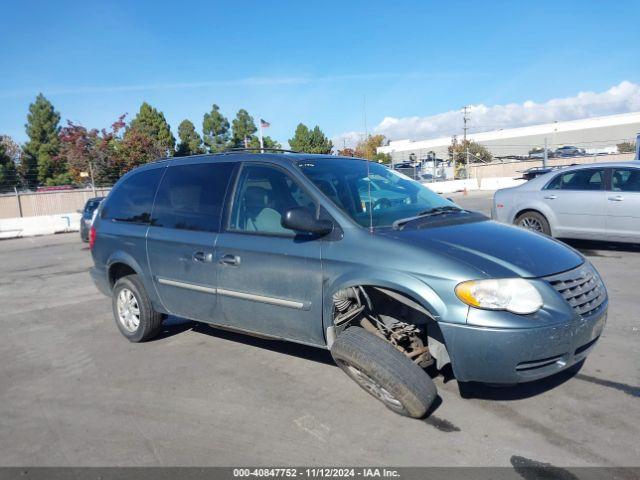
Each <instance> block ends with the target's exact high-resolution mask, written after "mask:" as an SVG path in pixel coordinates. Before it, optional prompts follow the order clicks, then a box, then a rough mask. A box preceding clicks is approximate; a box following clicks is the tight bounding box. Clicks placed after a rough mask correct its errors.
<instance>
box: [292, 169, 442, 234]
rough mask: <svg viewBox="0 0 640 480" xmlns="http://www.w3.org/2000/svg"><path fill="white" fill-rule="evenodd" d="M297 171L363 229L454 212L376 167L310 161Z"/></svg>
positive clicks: (436, 198) (422, 188)
mask: <svg viewBox="0 0 640 480" xmlns="http://www.w3.org/2000/svg"><path fill="white" fill-rule="evenodd" d="M367 163H368V168H367ZM298 167H299V168H300V169H301V170H302V171H303V172H304V174H305V175H306V176H307V177H308V178H309V179H310V180H311V181H312V182H313V183H314V184H315V185H316V187H318V188H319V189H320V190H321V191H322V193H324V194H325V195H326V196H327V197H329V199H330V200H331V201H332V202H333V203H335V204H336V206H337V207H338V208H340V209H341V210H343V211H344V212H345V213H347V214H348V215H349V216H350V217H351V218H352V219H354V220H355V221H356V222H358V223H359V224H360V225H362V226H363V227H367V228H368V227H369V226H370V225H371V226H373V227H391V226H393V225H394V223H395V222H396V221H398V220H402V219H406V218H411V217H415V216H418V215H423V214H424V213H425V212H428V211H430V210H433V209H438V208H441V207H453V208H455V205H454V204H453V203H451V202H449V201H448V200H445V199H443V198H441V197H440V196H439V195H437V194H435V193H434V192H432V191H431V190H430V189H428V188H427V187H425V186H424V185H422V184H420V183H418V182H416V181H414V180H411V179H410V178H409V177H406V176H405V175H402V174H401V173H398V172H395V171H393V170H391V169H389V168H387V167H385V166H383V165H380V164H379V163H373V162H367V161H366V160H358V159H353V160H350V159H349V160H347V159H344V158H341V159H340V158H336V159H331V158H323V159H318V160H316V159H312V158H310V159H308V160H301V161H299V162H298Z"/></svg>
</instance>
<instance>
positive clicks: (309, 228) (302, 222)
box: [280, 207, 333, 236]
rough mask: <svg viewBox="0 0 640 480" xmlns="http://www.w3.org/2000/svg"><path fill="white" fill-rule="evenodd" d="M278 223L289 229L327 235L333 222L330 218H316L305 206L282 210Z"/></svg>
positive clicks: (331, 228)
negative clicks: (282, 213)
mask: <svg viewBox="0 0 640 480" xmlns="http://www.w3.org/2000/svg"><path fill="white" fill-rule="evenodd" d="M280 224H281V225H282V226H283V227H284V228H288V229H290V230H295V231H297V232H304V233H311V234H313V235H320V236H323V235H327V234H328V233H330V232H331V231H332V230H333V222H332V221H331V220H318V219H316V218H315V217H314V215H313V213H312V212H311V211H310V210H309V209H308V208H306V207H291V208H288V209H287V210H286V211H285V212H284V215H283V216H282V220H280Z"/></svg>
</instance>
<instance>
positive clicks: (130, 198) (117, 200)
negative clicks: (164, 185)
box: [102, 168, 164, 225]
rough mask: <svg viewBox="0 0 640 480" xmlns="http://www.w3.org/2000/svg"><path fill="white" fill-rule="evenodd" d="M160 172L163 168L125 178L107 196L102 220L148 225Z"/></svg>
mask: <svg viewBox="0 0 640 480" xmlns="http://www.w3.org/2000/svg"><path fill="white" fill-rule="evenodd" d="M162 172H164V168H154V169H151V170H143V171H141V172H138V173H134V174H133V175H131V176H130V177H129V178H127V179H126V180H125V181H124V182H123V183H121V184H120V185H119V186H118V187H117V188H116V189H115V190H114V191H113V193H112V194H111V195H109V199H108V200H107V202H106V204H105V206H104V208H103V210H102V218H103V219H105V220H112V221H116V222H127V223H138V224H142V225H148V224H149V221H150V220H151V208H152V206H153V198H154V196H155V194H156V189H157V188H158V182H159V181H160V178H161V177H162Z"/></svg>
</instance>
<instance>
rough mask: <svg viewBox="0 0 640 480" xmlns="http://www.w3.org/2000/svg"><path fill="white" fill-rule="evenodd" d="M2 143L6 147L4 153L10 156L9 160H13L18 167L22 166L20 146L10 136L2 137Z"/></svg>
mask: <svg viewBox="0 0 640 480" xmlns="http://www.w3.org/2000/svg"><path fill="white" fill-rule="evenodd" d="M0 143H1V144H3V145H4V152H5V153H6V154H7V155H9V158H11V159H13V162H14V163H15V164H16V165H20V159H21V158H22V148H20V145H18V144H17V143H16V141H15V140H14V139H13V138H11V137H10V136H9V135H0Z"/></svg>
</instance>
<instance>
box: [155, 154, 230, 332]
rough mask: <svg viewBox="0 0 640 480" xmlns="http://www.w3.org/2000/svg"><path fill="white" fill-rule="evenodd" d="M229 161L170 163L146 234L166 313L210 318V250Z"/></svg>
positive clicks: (213, 269)
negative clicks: (171, 164)
mask: <svg viewBox="0 0 640 480" xmlns="http://www.w3.org/2000/svg"><path fill="white" fill-rule="evenodd" d="M233 168H234V164H233V163H229V162H226V163H221V162H208V163H195V164H184V165H175V166H170V167H169V168H168V170H167V173H166V174H165V176H164V178H163V180H162V183H161V184H160V187H159V189H158V193H157V195H156V201H155V204H154V208H153V213H152V220H151V226H150V227H149V231H148V234H147V255H148V260H149V268H150V270H151V274H152V277H153V281H154V286H155V288H156V290H157V292H158V295H159V297H160V299H161V301H162V303H163V305H164V307H165V308H166V309H167V311H169V312H170V313H172V314H174V315H177V316H180V317H185V318H189V319H192V320H202V321H211V320H212V319H213V317H214V310H215V307H216V263H215V261H214V248H215V243H216V237H217V235H218V231H219V229H220V217H221V212H222V205H223V202H224V196H225V194H226V190H227V185H228V184H229V180H230V177H231V175H232V172H233Z"/></svg>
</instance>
